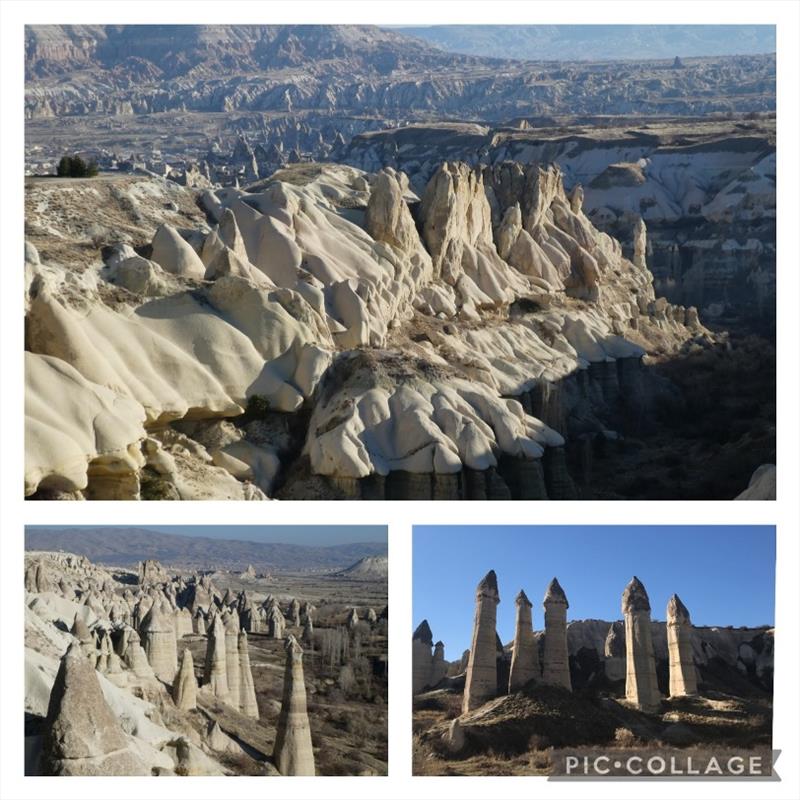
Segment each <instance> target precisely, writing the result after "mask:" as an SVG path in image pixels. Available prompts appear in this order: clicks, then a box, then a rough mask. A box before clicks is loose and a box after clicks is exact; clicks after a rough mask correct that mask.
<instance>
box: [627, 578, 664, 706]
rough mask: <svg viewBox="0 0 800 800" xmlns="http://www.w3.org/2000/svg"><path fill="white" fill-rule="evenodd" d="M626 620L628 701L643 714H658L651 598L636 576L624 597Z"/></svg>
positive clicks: (658, 704)
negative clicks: (656, 712)
mask: <svg viewBox="0 0 800 800" xmlns="http://www.w3.org/2000/svg"><path fill="white" fill-rule="evenodd" d="M622 613H623V615H624V617H625V655H626V666H625V697H626V698H627V699H628V701H629V702H631V703H633V704H634V705H636V707H637V708H639V709H640V710H641V711H646V712H655V711H657V710H658V709H659V707H660V706H661V695H660V693H659V691H658V682H657V681H656V660H655V656H654V655H653V634H652V630H651V623H650V598H648V596H647V591H646V590H645V588H644V585H643V584H642V582H641V581H640V580H639V579H638V578H637V577H636V576H635V575H634V576H633V578H631V581H630V583H629V584H628V585H627V586H626V587H625V591H624V592H623V594H622Z"/></svg>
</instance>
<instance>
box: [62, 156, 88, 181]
mask: <svg viewBox="0 0 800 800" xmlns="http://www.w3.org/2000/svg"><path fill="white" fill-rule="evenodd" d="M97 173H98V169H97V164H96V163H95V162H94V161H89V162H86V161H84V160H83V159H82V158H81V157H80V156H62V157H61V160H60V161H59V162H58V169H57V172H56V174H57V175H58V177H59V178H93V177H94V176H95V175H97Z"/></svg>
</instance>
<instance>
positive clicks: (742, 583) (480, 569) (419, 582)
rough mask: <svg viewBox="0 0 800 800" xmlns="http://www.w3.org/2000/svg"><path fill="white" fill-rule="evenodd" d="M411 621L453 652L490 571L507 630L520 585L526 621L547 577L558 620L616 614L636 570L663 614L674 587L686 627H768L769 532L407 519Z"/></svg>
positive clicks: (538, 609) (505, 632)
mask: <svg viewBox="0 0 800 800" xmlns="http://www.w3.org/2000/svg"><path fill="white" fill-rule="evenodd" d="M413 563H414V627H416V626H417V625H418V624H419V623H420V622H421V621H422V620H423V619H427V620H428V622H429V624H430V626H431V631H432V632H433V639H434V641H436V640H438V639H441V640H442V641H443V642H444V644H445V657H446V658H448V659H454V658H457V657H458V656H460V655H461V653H462V652H463V651H464V650H466V649H467V648H468V647H469V646H470V640H471V635H472V631H471V627H472V615H473V610H474V598H475V587H476V586H477V584H478V582H479V581H480V579H481V578H482V577H483V576H484V575H485V574H486V573H487V572H488V571H489V570H490V569H493V570H494V571H495V572H496V573H497V583H498V587H499V589H500V605H499V606H498V607H497V631H498V633H499V634H500V638H501V639H502V640H503V641H504V642H507V641H510V640H511V639H512V638H513V636H514V616H515V604H514V598H515V597H516V596H517V593H518V592H519V590H520V589H524V590H525V593H526V594H527V595H528V599H529V600H530V601H531V602H532V603H533V627H534V629H536V630H539V629H541V628H542V627H543V625H544V623H543V612H542V598H543V597H544V593H545V589H546V588H547V585H548V583H549V582H550V580H551V579H552V578H553V577H557V578H558V581H559V583H560V584H561V586H562V587H563V589H564V591H565V593H566V595H567V599H568V601H569V610H568V611H567V619H568V620H573V619H605V620H609V621H610V620H616V619H621V616H622V615H621V612H620V601H621V598H622V592H623V590H624V589H625V585H626V584H627V583H628V581H629V580H630V579H631V577H632V576H633V575H636V576H637V577H638V578H639V579H640V580H641V581H642V582H643V583H644V585H645V588H646V589H647V593H648V595H649V597H650V606H651V607H652V609H653V611H652V614H653V619H660V620H663V619H664V617H665V610H666V606H667V601H668V600H669V597H670V595H671V594H673V592H674V593H677V594H678V595H679V596H680V598H681V600H683V602H684V604H685V605H686V607H687V608H688V609H689V612H690V614H691V616H692V621H693V622H694V623H695V624H696V625H720V626H724V625H734V626H736V627H738V626H758V625H772V624H773V622H774V614H775V611H774V608H775V588H774V587H775V529H774V528H773V527H771V526H727V525H726V526H696V527H695V526H688V525H681V526H641V525H637V526H613V527H612V526H599V525H598V526H591V525H586V526H583V525H581V526H415V527H414V551H413Z"/></svg>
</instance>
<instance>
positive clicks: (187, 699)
mask: <svg viewBox="0 0 800 800" xmlns="http://www.w3.org/2000/svg"><path fill="white" fill-rule="evenodd" d="M172 699H173V701H174V702H175V705H176V706H177V707H178V708H179V709H181V711H191V710H192V709H194V708H197V679H196V678H195V676H194V660H193V659H192V653H191V651H190V650H189V649H186V650H184V651H183V657H182V658H181V669H180V672H179V673H178V676H177V677H176V678H175V681H174V682H173V684H172Z"/></svg>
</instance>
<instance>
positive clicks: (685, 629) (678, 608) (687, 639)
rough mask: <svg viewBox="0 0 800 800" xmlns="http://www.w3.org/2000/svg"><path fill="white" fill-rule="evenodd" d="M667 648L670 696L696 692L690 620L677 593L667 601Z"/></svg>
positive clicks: (695, 671) (695, 672)
mask: <svg viewBox="0 0 800 800" xmlns="http://www.w3.org/2000/svg"><path fill="white" fill-rule="evenodd" d="M667 650H668V653H669V694H670V697H684V696H686V695H692V694H697V668H696V667H695V665H694V653H693V652H692V620H691V619H690V617H689V610H688V609H687V608H686V606H685V605H684V604H683V603H682V602H681V599H680V597H678V595H676V594H673V595H672V597H670V599H669V603H667Z"/></svg>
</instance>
